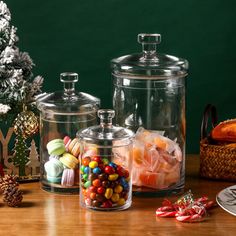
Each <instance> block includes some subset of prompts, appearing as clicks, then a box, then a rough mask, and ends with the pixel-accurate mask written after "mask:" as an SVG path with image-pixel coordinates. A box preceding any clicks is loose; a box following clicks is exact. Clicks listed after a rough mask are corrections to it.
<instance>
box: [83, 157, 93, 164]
mask: <svg viewBox="0 0 236 236" xmlns="http://www.w3.org/2000/svg"><path fill="white" fill-rule="evenodd" d="M90 161H91V158H90V157H85V158H83V159H82V165H84V166H88V165H89V163H90Z"/></svg>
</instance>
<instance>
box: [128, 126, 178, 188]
mask: <svg viewBox="0 0 236 236" xmlns="http://www.w3.org/2000/svg"><path fill="white" fill-rule="evenodd" d="M181 163H182V152H181V149H180V147H179V145H178V143H176V142H174V141H173V140H171V139H169V138H167V137H164V136H163V135H162V134H160V133H159V132H157V131H148V130H145V129H144V128H139V129H138V131H137V133H136V137H135V141H134V147H133V169H132V183H133V185H135V186H139V187H148V188H152V189H165V188H168V187H169V186H171V185H174V184H176V183H177V182H179V181H180V172H181V165H182V164H181Z"/></svg>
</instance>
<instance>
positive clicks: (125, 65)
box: [111, 53, 189, 79]
mask: <svg viewBox="0 0 236 236" xmlns="http://www.w3.org/2000/svg"><path fill="white" fill-rule="evenodd" d="M142 58H143V54H140V53H136V54H131V55H125V56H121V57H118V58H114V59H112V60H111V69H112V74H113V75H115V76H129V77H130V78H132V77H133V78H135V79H139V78H140V79H144V77H145V79H168V78H170V77H175V78H176V77H186V76H187V74H188V68H189V64H188V61H187V60H186V59H183V58H178V57H175V56H171V55H167V54H159V53H158V54H157V57H156V59H155V60H149V61H146V60H142Z"/></svg>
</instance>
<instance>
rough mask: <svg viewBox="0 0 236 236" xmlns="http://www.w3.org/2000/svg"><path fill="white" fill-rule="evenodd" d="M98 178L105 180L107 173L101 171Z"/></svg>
mask: <svg viewBox="0 0 236 236" xmlns="http://www.w3.org/2000/svg"><path fill="white" fill-rule="evenodd" d="M98 178H99V179H100V180H101V181H104V180H107V178H108V176H107V174H105V173H102V174H100V175H99V176H98Z"/></svg>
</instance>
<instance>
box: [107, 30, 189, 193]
mask: <svg viewBox="0 0 236 236" xmlns="http://www.w3.org/2000/svg"><path fill="white" fill-rule="evenodd" d="M137 39H138V43H140V44H141V46H142V51H140V53H134V54H130V55H125V56H121V57H118V58H115V59H113V60H112V61H111V66H112V78H113V87H114V93H113V106H114V110H115V112H116V117H115V123H116V124H118V125H120V126H122V127H126V128H129V129H131V130H132V131H134V132H135V133H136V138H135V141H134V155H133V158H134V162H133V171H132V172H133V174H132V177H133V178H132V179H133V193H134V194H137V195H144V196H159V195H164V194H170V193H178V192H181V191H183V189H184V182H185V136H186V135H185V90H186V89H185V88H186V86H185V83H186V78H187V75H188V61H187V60H185V59H183V58H179V57H176V56H172V55H167V54H162V53H160V52H159V51H160V49H158V44H160V43H161V35H160V34H145V33H142V34H139V35H138V38H137Z"/></svg>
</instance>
